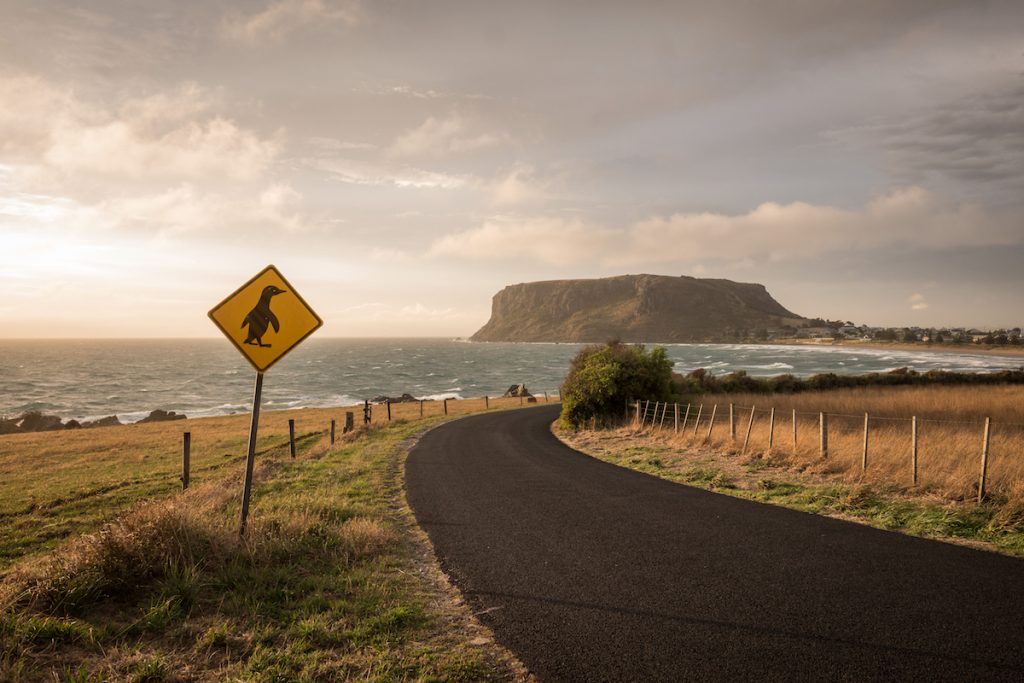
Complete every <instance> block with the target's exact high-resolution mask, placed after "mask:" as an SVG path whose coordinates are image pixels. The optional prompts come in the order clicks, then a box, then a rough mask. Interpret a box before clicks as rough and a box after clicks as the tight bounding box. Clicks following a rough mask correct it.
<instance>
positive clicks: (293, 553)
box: [0, 417, 525, 682]
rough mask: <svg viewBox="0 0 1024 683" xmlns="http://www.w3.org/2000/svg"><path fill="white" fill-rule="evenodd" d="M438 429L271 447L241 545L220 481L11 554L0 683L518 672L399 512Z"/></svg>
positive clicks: (459, 677) (1, 616)
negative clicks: (292, 454)
mask: <svg viewBox="0 0 1024 683" xmlns="http://www.w3.org/2000/svg"><path fill="white" fill-rule="evenodd" d="M443 419H444V418H441V417H437V418H427V419H424V420H413V421H395V422H392V423H391V424H390V425H388V426H382V427H371V428H366V429H359V430H358V431H356V432H355V433H353V434H349V435H346V436H345V437H343V438H342V439H340V440H339V442H338V443H336V444H335V445H334V446H333V447H332V446H330V445H329V444H328V442H327V440H326V438H323V437H320V438H316V439H307V440H305V441H304V442H303V443H302V444H301V446H300V454H299V457H298V458H297V459H295V460H292V459H291V458H289V457H288V456H287V448H284V449H271V450H269V451H268V452H267V453H266V454H264V456H263V457H261V458H260V461H259V466H258V468H257V477H256V484H255V486H254V498H253V502H252V508H251V517H250V525H249V529H248V533H247V535H246V537H245V538H244V539H240V538H239V537H238V536H237V532H236V529H237V526H236V525H237V519H238V508H239V502H240V501H239V498H240V488H241V486H240V481H239V479H238V476H237V475H233V476H226V477H225V476H221V477H219V478H210V480H209V481H207V482H206V483H202V484H200V485H198V486H195V487H193V488H191V489H190V490H189V491H188V492H186V493H183V494H173V495H166V496H163V497H159V498H152V499H150V500H149V501H148V502H143V503H140V504H137V505H134V506H132V507H130V509H128V510H127V511H126V512H125V513H123V514H120V515H117V516H116V517H115V518H113V519H112V520H111V521H109V522H108V523H106V524H104V525H102V526H100V527H98V528H96V529H95V530H94V531H93V532H92V533H88V534H85V535H82V536H77V537H74V538H72V539H71V540H70V541H68V542H66V543H64V544H63V545H62V546H61V547H60V548H59V551H58V552H53V553H46V552H37V553H35V554H34V555H33V556H31V557H26V558H23V559H21V560H20V561H18V562H17V563H15V564H13V565H12V566H11V567H10V569H9V571H8V573H7V575H6V576H5V577H4V580H3V583H2V584H0V680H5V681H7V680H10V681H36V680H49V681H53V680H58V681H140V682H141V681H223V680H240V681H321V680H377V681H406V680H409V681H431V680H446V681H448V680H450V681H478V680H517V679H522V678H524V677H525V675H524V673H523V672H522V669H521V667H520V666H519V665H517V664H516V662H515V661H514V660H513V659H512V658H511V656H510V655H508V654H507V653H506V652H505V651H504V650H502V649H501V648H499V647H498V646H497V645H495V644H494V643H493V638H492V637H491V636H490V634H489V633H488V632H487V631H486V630H485V629H483V627H481V626H480V625H479V624H478V623H476V622H475V620H473V619H472V617H471V615H469V613H468V612H467V610H466V608H465V606H464V605H462V604H461V603H460V601H459V598H458V595H457V593H455V591H454V590H452V589H451V587H450V586H448V585H447V584H446V583H445V581H444V578H443V575H441V572H440V570H439V569H438V568H437V567H436V564H434V563H433V555H432V552H431V551H430V549H429V545H427V544H426V540H425V538H426V537H425V536H424V535H423V534H422V532H420V531H419V530H418V528H417V527H416V526H415V524H414V522H413V520H412V516H411V512H409V510H408V508H407V506H406V505H405V502H404V495H403V491H402V463H403V461H404V457H405V454H406V453H407V451H408V448H409V447H410V446H411V444H412V443H413V442H414V440H415V439H416V438H417V436H418V434H420V433H422V432H423V431H424V430H425V429H427V428H429V427H431V426H433V425H435V424H437V423H438V422H440V421H442V420H443ZM179 429H180V427H179Z"/></svg>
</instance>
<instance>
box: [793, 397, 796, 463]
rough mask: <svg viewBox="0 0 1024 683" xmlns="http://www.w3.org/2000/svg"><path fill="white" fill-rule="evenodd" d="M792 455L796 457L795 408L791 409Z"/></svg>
mask: <svg viewBox="0 0 1024 683" xmlns="http://www.w3.org/2000/svg"><path fill="white" fill-rule="evenodd" d="M793 455H796V408H793Z"/></svg>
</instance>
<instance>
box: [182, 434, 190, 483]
mask: <svg viewBox="0 0 1024 683" xmlns="http://www.w3.org/2000/svg"><path fill="white" fill-rule="evenodd" d="M191 460H192V432H185V433H184V434H182V435H181V490H182V491H184V490H185V489H187V488H188V475H189V464H190V461H191Z"/></svg>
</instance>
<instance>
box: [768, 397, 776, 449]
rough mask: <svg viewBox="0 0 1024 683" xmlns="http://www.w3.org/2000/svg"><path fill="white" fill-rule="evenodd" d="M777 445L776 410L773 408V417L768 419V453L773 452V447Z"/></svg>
mask: <svg viewBox="0 0 1024 683" xmlns="http://www.w3.org/2000/svg"><path fill="white" fill-rule="evenodd" d="M774 445H775V408H772V412H771V415H770V416H769V417H768V451H769V452H771V450H772V446H774Z"/></svg>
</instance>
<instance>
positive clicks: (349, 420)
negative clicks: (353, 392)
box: [341, 410, 356, 434]
mask: <svg viewBox="0 0 1024 683" xmlns="http://www.w3.org/2000/svg"><path fill="white" fill-rule="evenodd" d="M355 428H356V416H355V413H353V412H352V411H351V410H348V411H346V412H345V429H344V430H343V431H342V432H341V433H342V434H348V433H349V432H351V431H352V430H354V429H355Z"/></svg>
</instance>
